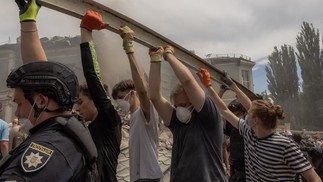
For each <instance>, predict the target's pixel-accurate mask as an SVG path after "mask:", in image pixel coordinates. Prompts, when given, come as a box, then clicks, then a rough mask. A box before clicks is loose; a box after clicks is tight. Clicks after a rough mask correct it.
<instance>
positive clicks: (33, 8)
mask: <svg viewBox="0 0 323 182" xmlns="http://www.w3.org/2000/svg"><path fill="white" fill-rule="evenodd" d="M15 1H16V3H17V5H18V7H19V18H20V22H24V21H36V17H37V14H38V11H39V9H40V4H38V2H37V0H27V1H26V0H15Z"/></svg>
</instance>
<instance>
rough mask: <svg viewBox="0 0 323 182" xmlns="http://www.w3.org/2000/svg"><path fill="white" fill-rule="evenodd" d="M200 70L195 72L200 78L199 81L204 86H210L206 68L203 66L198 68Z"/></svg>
mask: <svg viewBox="0 0 323 182" xmlns="http://www.w3.org/2000/svg"><path fill="white" fill-rule="evenodd" d="M200 70H201V71H200V72H197V73H196V75H197V76H198V77H199V79H200V80H201V82H202V83H203V85H204V86H205V87H210V86H212V83H211V78H210V73H209V71H208V70H206V69H204V68H200Z"/></svg>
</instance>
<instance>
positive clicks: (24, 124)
mask: <svg viewBox="0 0 323 182" xmlns="http://www.w3.org/2000/svg"><path fill="white" fill-rule="evenodd" d="M19 122H20V130H21V131H23V132H25V133H27V134H29V130H30V129H31V128H32V127H34V125H33V124H31V122H30V120H29V119H28V118H20V119H19Z"/></svg>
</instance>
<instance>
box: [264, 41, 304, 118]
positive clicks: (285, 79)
mask: <svg viewBox="0 0 323 182" xmlns="http://www.w3.org/2000/svg"><path fill="white" fill-rule="evenodd" d="M268 60H269V63H268V66H266V68H265V70H266V75H267V82H268V90H269V91H270V93H271V94H272V99H273V101H274V103H276V104H280V105H282V106H283V108H284V110H285V113H286V121H287V122H291V123H294V124H296V123H297V122H298V121H296V118H298V117H295V115H294V113H298V111H297V110H298V108H297V107H295V106H297V105H298V100H299V99H298V98H299V97H298V95H299V85H298V76H297V66H296V57H295V51H294V49H293V47H292V46H287V45H283V46H281V49H280V50H279V49H278V48H277V47H276V46H275V47H274V51H273V52H272V54H271V55H270V56H268Z"/></svg>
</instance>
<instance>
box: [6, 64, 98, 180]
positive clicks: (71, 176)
mask: <svg viewBox="0 0 323 182" xmlns="http://www.w3.org/2000/svg"><path fill="white" fill-rule="evenodd" d="M7 86H8V87H10V88H14V89H15V90H14V102H15V103H16V104H17V110H16V112H15V115H16V116H17V117H18V118H27V119H28V120H29V121H30V122H31V123H32V124H33V125H34V127H33V128H32V129H30V131H29V132H30V135H29V137H28V138H27V139H26V140H25V141H24V142H23V143H21V144H20V145H19V146H18V147H17V148H16V149H14V150H12V151H11V152H10V153H9V155H7V156H6V157H5V160H3V161H1V163H2V164H1V166H0V181H3V180H7V181H10V180H16V181H84V180H85V179H86V177H87V176H86V175H87V174H88V171H89V166H92V165H93V164H94V163H95V159H96V155H97V152H96V149H95V145H94V142H93V140H92V138H91V137H90V133H89V131H88V129H87V128H86V126H85V124H84V122H82V121H81V120H80V119H79V118H77V117H76V115H71V114H70V113H71V109H72V107H73V104H74V102H75V101H76V100H77V99H78V94H79V91H78V80H77V78H76V76H75V74H74V73H73V71H72V70H70V69H69V68H68V67H67V66H65V65H63V64H61V63H56V62H44V61H39V62H33V63H28V64H25V65H23V66H21V67H19V68H17V69H16V70H14V71H13V72H11V73H10V74H9V76H8V78H7ZM90 170H91V169H90Z"/></svg>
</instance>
